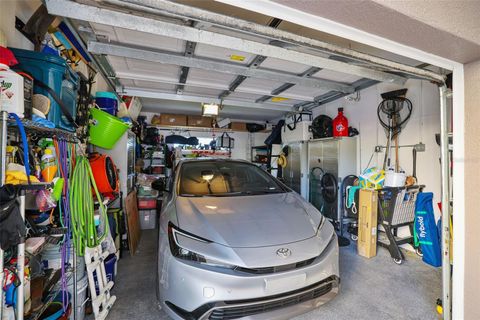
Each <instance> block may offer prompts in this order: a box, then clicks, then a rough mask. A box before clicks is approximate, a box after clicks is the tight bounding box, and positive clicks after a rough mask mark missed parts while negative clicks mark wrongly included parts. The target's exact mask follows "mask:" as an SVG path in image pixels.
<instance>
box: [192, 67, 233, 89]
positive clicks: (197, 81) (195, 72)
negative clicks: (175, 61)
mask: <svg viewBox="0 0 480 320" xmlns="http://www.w3.org/2000/svg"><path fill="white" fill-rule="evenodd" d="M234 79H235V76H232V75H230V74H225V73H220V72H212V71H206V70H201V69H195V68H190V71H189V73H188V78H187V84H188V85H205V86H212V87H217V88H220V89H224V90H227V89H228V86H229V84H230V83H231V82H232V81H233V80H234Z"/></svg>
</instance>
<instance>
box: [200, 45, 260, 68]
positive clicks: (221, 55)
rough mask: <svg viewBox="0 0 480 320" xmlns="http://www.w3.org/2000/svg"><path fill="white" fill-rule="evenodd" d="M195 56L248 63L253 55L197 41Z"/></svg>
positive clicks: (241, 63)
mask: <svg viewBox="0 0 480 320" xmlns="http://www.w3.org/2000/svg"><path fill="white" fill-rule="evenodd" d="M195 57H204V58H210V59H216V60H222V61H225V62H234V63H238V64H240V65H246V64H248V62H249V61H251V59H253V57H254V55H252V54H250V53H246V52H242V51H238V50H232V49H228V48H220V47H215V46H210V45H206V44H203V43H198V44H197V47H196V48H195ZM236 57H243V58H244V59H243V61H242V60H239V59H235V58H236Z"/></svg>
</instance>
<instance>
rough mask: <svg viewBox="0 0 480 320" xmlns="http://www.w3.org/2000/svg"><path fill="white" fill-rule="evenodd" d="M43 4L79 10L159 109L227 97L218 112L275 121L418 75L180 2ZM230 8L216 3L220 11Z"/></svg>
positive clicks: (105, 56)
mask: <svg viewBox="0 0 480 320" xmlns="http://www.w3.org/2000/svg"><path fill="white" fill-rule="evenodd" d="M195 3H197V4H202V3H203V5H205V4H206V3H207V4H208V3H211V1H197V2H195ZM46 4H47V8H48V9H49V12H50V13H51V14H56V15H59V16H65V17H67V18H71V19H73V20H71V21H70V22H71V25H72V26H73V27H74V28H75V29H76V30H77V31H78V33H79V34H80V36H81V37H82V39H83V40H84V42H85V44H86V46H87V47H88V50H89V51H90V52H91V53H92V54H93V56H94V57H96V58H97V61H98V62H99V64H100V65H101V67H102V69H103V71H104V72H105V73H107V76H108V78H109V80H110V81H111V83H113V84H114V85H115V86H116V89H117V91H118V92H119V93H121V94H129V95H137V96H139V97H141V98H142V99H143V104H144V105H145V110H148V111H152V112H158V113H161V112H177V113H198V114H199V113H200V103H202V102H205V103H209V102H216V103H219V102H220V103H222V104H224V105H225V108H224V109H223V110H222V111H221V116H230V117H235V118H242V119H251V120H272V119H275V118H279V117H281V116H282V115H283V114H285V113H287V112H291V111H294V110H296V109H298V108H299V107H304V108H312V107H315V106H317V105H320V104H322V103H326V102H328V101H331V100H332V99H336V98H338V97H341V96H344V95H348V94H351V93H352V92H354V91H356V90H361V89H363V88H365V87H368V86H371V85H373V84H375V83H378V82H379V81H387V82H395V83H400V84H401V83H403V82H404V81H405V80H406V79H407V77H410V76H412V74H408V73H403V74H402V73H399V72H395V73H394V72H391V71H390V70H388V68H385V67H384V66H383V67H382V66H379V65H376V66H374V67H372V66H371V65H369V64H368V63H365V62H363V61H361V59H357V58H356V57H353V58H352V57H345V56H339V55H337V54H332V53H331V52H326V51H325V50H318V48H316V47H314V46H313V45H297V44H296V43H292V41H283V40H284V39H283V38H281V40H282V41H279V40H277V39H276V38H273V37H267V36H265V35H261V33H256V32H255V33H252V32H245V30H243V29H241V26H239V28H238V29H237V28H232V27H231V26H228V25H227V26H226V25H219V24H212V23H211V22H210V21H208V19H206V20H207V21H201V20H199V19H190V18H188V17H185V16H183V17H180V16H178V15H175V16H174V17H173V15H172V13H171V12H167V11H165V10H162V8H161V7H162V5H166V7H165V8H172V7H173V8H176V7H174V6H173V3H170V2H169V1H163V0H157V1H153V0H103V1H95V2H93V1H90V0H81V1H77V2H74V1H68V0H47V1H46ZM227 7H229V6H227ZM225 8H226V6H225V5H221V6H219V10H220V11H221V10H225ZM180 9H182V8H181V7H180ZM229 9H230V10H231V11H230V16H232V15H233V16H235V14H236V15H238V16H240V17H245V18H248V19H249V20H250V21H253V22H255V23H258V25H256V24H248V23H247V24H248V26H250V25H251V26H253V27H256V26H260V27H263V26H268V27H269V29H266V30H267V32H270V31H269V30H273V29H274V28H276V29H277V30H279V31H283V30H282V27H285V28H286V29H287V30H294V28H293V26H292V24H287V23H285V22H282V21H281V20H279V19H275V18H272V17H267V16H263V15H259V14H255V13H250V14H249V15H248V16H245V12H244V10H241V9H238V8H234V7H229ZM233 23H236V21H233ZM239 30H241V31H239ZM262 30H263V29H260V31H262ZM287 36H289V35H287ZM292 37H295V35H293V34H292ZM298 39H299V40H298V41H299V42H301V41H304V40H303V38H298ZM294 40H295V41H296V40H297V39H296V38H295V39H294ZM312 41H315V40H312ZM314 44H316V43H314ZM403 62H405V61H403ZM408 62H409V63H410V64H415V63H416V62H415V61H411V60H410V61H408ZM438 79H439V78H438V77H437V80H438ZM179 101H184V102H185V103H179Z"/></svg>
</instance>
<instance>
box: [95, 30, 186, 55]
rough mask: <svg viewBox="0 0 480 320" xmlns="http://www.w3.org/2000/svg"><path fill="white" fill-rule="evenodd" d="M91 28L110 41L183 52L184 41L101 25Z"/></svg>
mask: <svg viewBox="0 0 480 320" xmlns="http://www.w3.org/2000/svg"><path fill="white" fill-rule="evenodd" d="M92 27H93V29H94V30H95V32H96V33H97V34H101V35H105V36H107V37H108V39H109V40H110V41H117V42H121V43H125V44H133V45H137V46H142V47H147V48H156V49H161V50H166V51H172V52H183V51H185V43H186V41H183V40H179V39H174V38H169V37H164V36H159V35H155V34H151V33H146V32H140V31H135V30H128V29H123V28H118V27H110V26H105V25H101V24H92Z"/></svg>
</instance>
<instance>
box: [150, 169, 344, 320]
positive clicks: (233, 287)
mask: <svg viewBox="0 0 480 320" xmlns="http://www.w3.org/2000/svg"><path fill="white" fill-rule="evenodd" d="M165 189H166V190H167V191H168V193H167V196H166V197H165V199H164V206H163V209H162V212H161V216H160V240H159V241H160V245H159V255H158V296H159V300H160V303H161V306H162V307H163V308H164V310H165V311H166V312H167V313H168V314H169V315H170V316H171V317H172V318H173V319H210V320H220V319H290V318H292V317H294V316H296V315H298V314H301V313H304V312H307V311H309V310H311V309H314V308H317V307H318V306H320V305H321V304H323V303H325V302H327V301H329V300H330V299H332V298H333V297H334V296H335V295H336V294H337V293H338V289H339V283H340V277H339V268H338V243H337V236H336V234H335V232H334V228H333V226H332V225H331V223H330V222H328V221H327V220H326V219H325V218H324V217H323V216H322V215H321V214H320V213H319V211H318V210H317V209H315V208H314V207H313V206H312V205H311V204H309V203H308V202H307V201H305V200H304V199H303V198H302V197H301V196H300V195H298V194H297V193H295V192H293V191H291V190H290V189H289V188H287V187H286V186H284V185H283V184H282V183H280V182H279V181H278V180H277V179H275V178H274V177H272V176H271V175H270V174H268V173H267V172H265V171H264V170H262V169H260V168H258V167H257V166H255V165H254V164H251V163H249V162H246V161H236V160H185V161H182V162H180V163H179V164H178V165H177V167H176V169H175V172H174V174H173V176H172V178H171V179H170V182H169V183H167V185H166V186H165Z"/></svg>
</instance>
